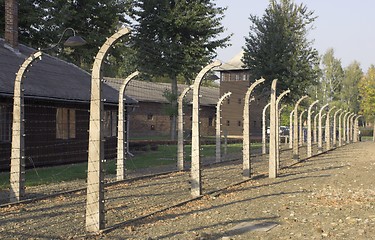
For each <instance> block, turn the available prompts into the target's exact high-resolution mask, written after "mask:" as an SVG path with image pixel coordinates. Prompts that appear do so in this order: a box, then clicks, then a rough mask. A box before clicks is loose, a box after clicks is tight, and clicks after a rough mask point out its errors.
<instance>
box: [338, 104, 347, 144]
mask: <svg viewBox="0 0 375 240" xmlns="http://www.w3.org/2000/svg"><path fill="white" fill-rule="evenodd" d="M345 113H346V110H344V111H341V113H340V115H339V138H338V142H339V143H338V146H339V147H341V146H342V138H343V130H342V128H343V124H342V117H343V115H344V114H345Z"/></svg>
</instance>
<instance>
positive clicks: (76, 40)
mask: <svg viewBox="0 0 375 240" xmlns="http://www.w3.org/2000/svg"><path fill="white" fill-rule="evenodd" d="M68 30H71V31H73V36H70V37H69V38H68V39H66V41H65V42H64V43H63V45H64V46H66V47H79V46H83V45H85V44H87V42H86V40H85V39H83V38H82V37H81V36H79V35H76V31H75V30H74V29H73V28H70V27H69V28H66V29H65V30H64V31H63V33H62V34H61V37H60V39H59V41H57V43H56V44H54V45H52V46H51V47H48V48H44V49H41V50H39V51H47V50H51V49H53V48H55V47H57V46H58V45H59V44H60V43H61V41H62V39H63V37H64V35H65V33H66V32H67V31H68Z"/></svg>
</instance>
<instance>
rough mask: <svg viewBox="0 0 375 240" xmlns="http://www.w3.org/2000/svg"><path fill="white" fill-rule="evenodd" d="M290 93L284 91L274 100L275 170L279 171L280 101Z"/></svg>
mask: <svg viewBox="0 0 375 240" xmlns="http://www.w3.org/2000/svg"><path fill="white" fill-rule="evenodd" d="M289 93H290V90H289V89H288V90H286V91H284V92H282V93H281V94H280V95H279V96H278V97H277V99H276V110H275V112H276V145H275V148H276V169H277V171H279V169H280V114H281V109H282V108H283V107H281V108H280V101H281V100H282V99H283V97H284V96H286V95H287V94H289Z"/></svg>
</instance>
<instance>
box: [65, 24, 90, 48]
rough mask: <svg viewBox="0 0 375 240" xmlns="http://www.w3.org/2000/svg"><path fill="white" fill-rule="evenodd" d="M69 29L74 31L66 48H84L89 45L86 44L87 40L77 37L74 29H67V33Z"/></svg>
mask: <svg viewBox="0 0 375 240" xmlns="http://www.w3.org/2000/svg"><path fill="white" fill-rule="evenodd" d="M68 29H71V30H72V31H73V36H71V37H69V38H68V39H67V40H66V41H65V42H64V46H67V47H79V46H83V45H85V44H87V42H86V40H85V39H83V38H82V37H81V36H78V35H76V33H75V31H74V29H73V28H67V29H65V31H66V30H68ZM65 31H64V32H65Z"/></svg>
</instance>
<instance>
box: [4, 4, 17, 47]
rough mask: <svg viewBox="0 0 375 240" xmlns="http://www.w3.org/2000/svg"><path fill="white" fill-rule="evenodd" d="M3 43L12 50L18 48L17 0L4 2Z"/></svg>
mask: <svg viewBox="0 0 375 240" xmlns="http://www.w3.org/2000/svg"><path fill="white" fill-rule="evenodd" d="M5 42H6V44H7V45H9V46H10V47H12V48H13V49H16V48H17V46H18V1H17V0H5Z"/></svg>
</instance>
